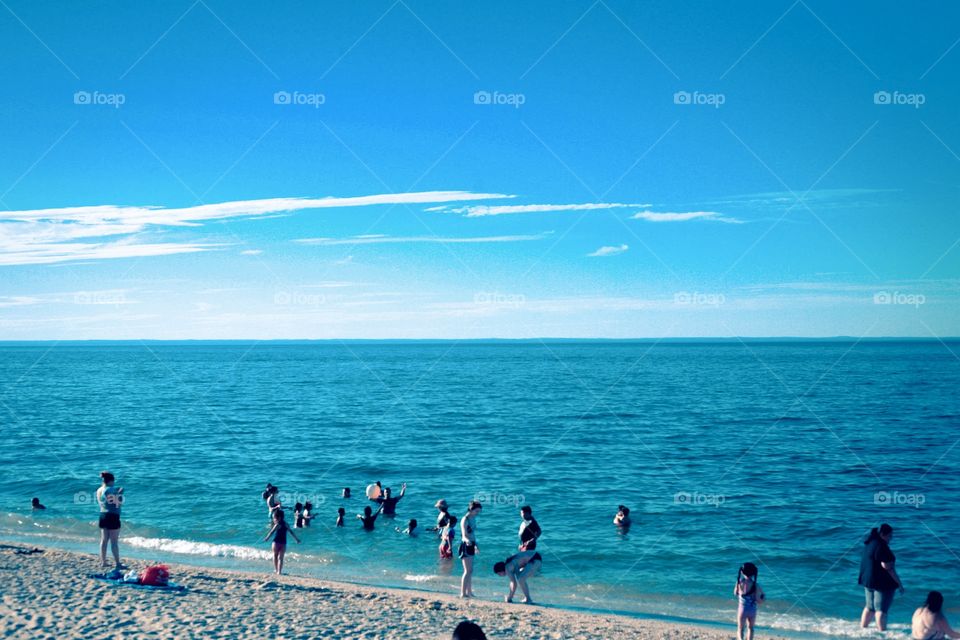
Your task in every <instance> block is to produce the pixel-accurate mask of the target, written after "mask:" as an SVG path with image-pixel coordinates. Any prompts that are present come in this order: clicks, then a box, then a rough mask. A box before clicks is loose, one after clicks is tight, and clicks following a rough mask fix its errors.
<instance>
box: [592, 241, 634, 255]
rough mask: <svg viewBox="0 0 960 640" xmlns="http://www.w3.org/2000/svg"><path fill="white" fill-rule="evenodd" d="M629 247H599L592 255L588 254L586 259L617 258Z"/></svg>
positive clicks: (622, 245) (623, 245)
mask: <svg viewBox="0 0 960 640" xmlns="http://www.w3.org/2000/svg"><path fill="white" fill-rule="evenodd" d="M629 248H630V246H629V245H625V244H621V245H620V246H619V247H600V248H599V249H597V250H596V251H594V252H593V253H588V254H587V257H588V258H606V257H608V256H618V255H620V254H621V253H624V252H625V251H626V250H627V249H629Z"/></svg>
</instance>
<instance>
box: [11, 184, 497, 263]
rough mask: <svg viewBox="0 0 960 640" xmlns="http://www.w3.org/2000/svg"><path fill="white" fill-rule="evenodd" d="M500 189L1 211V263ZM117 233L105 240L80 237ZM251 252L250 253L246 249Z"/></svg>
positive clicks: (103, 254)
mask: <svg viewBox="0 0 960 640" xmlns="http://www.w3.org/2000/svg"><path fill="white" fill-rule="evenodd" d="M512 197H513V196H510V195H506V194H501V193H473V192H469V191H422V192H412V193H388V194H376V195H369V196H355V197H346V198H335V197H328V198H268V199H262V200H239V201H233V202H221V203H217V204H203V205H197V206H193V207H180V208H166V207H157V206H118V205H95V206H84V207H61V208H57V209H28V210H22V211H0V265H18V264H51V263H56V262H65V261H70V260H98V259H108V258H129V257H141V256H157V255H170V254H175V253H193V252H198V251H208V250H211V249H213V248H215V247H217V246H221V245H212V244H204V243H199V242H192V243H172V242H171V243H156V244H148V243H138V242H135V236H136V234H138V233H141V232H144V231H147V230H149V229H156V228H164V227H197V226H202V224H203V222H205V221H209V220H224V219H229V218H249V217H269V216H271V215H275V214H278V213H284V212H293V211H301V210H307V209H333V208H342V207H365V206H372V205H397V204H403V205H405V204H424V203H437V202H440V203H443V202H462V201H470V200H487V199H500V198H512ZM92 238H101V239H102V238H113V239H112V240H104V241H101V242H96V243H90V242H77V241H79V240H88V239H92ZM248 255H251V254H248Z"/></svg>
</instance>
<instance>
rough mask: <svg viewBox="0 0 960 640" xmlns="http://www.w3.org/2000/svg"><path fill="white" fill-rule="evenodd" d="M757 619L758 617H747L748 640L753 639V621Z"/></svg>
mask: <svg viewBox="0 0 960 640" xmlns="http://www.w3.org/2000/svg"><path fill="white" fill-rule="evenodd" d="M755 621H756V617H754V616H748V617H747V640H753V623H754V622H755Z"/></svg>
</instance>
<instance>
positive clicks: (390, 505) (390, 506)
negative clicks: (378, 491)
mask: <svg viewBox="0 0 960 640" xmlns="http://www.w3.org/2000/svg"><path fill="white" fill-rule="evenodd" d="M406 493H407V483H406V482H404V483H403V484H402V485H400V495H398V496H393V495H392V492H391V490H390V487H387V488H386V489H384V490H383V495H382V496H380V497H379V498H377V502H378V503H379V504H380V509H381V510H382V511H383V515H385V516H395V515H397V503H398V502H400V499H401V498H403V496H404V495H406Z"/></svg>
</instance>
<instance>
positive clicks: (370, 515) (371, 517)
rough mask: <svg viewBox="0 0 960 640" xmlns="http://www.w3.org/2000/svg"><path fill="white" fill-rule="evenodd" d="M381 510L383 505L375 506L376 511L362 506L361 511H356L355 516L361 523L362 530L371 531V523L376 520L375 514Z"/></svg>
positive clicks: (378, 513) (377, 514)
mask: <svg viewBox="0 0 960 640" xmlns="http://www.w3.org/2000/svg"><path fill="white" fill-rule="evenodd" d="M381 511H383V505H382V504H381V505H380V506H379V507H377V510H376V512H374V510H373V509H371V508H370V507H364V508H363V513H358V514H357V518H358V519H359V520H360V522H361V523H362V524H363V529H364V531H373V525H374V523H375V522H376V521H377V516H379V515H380V512H381Z"/></svg>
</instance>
